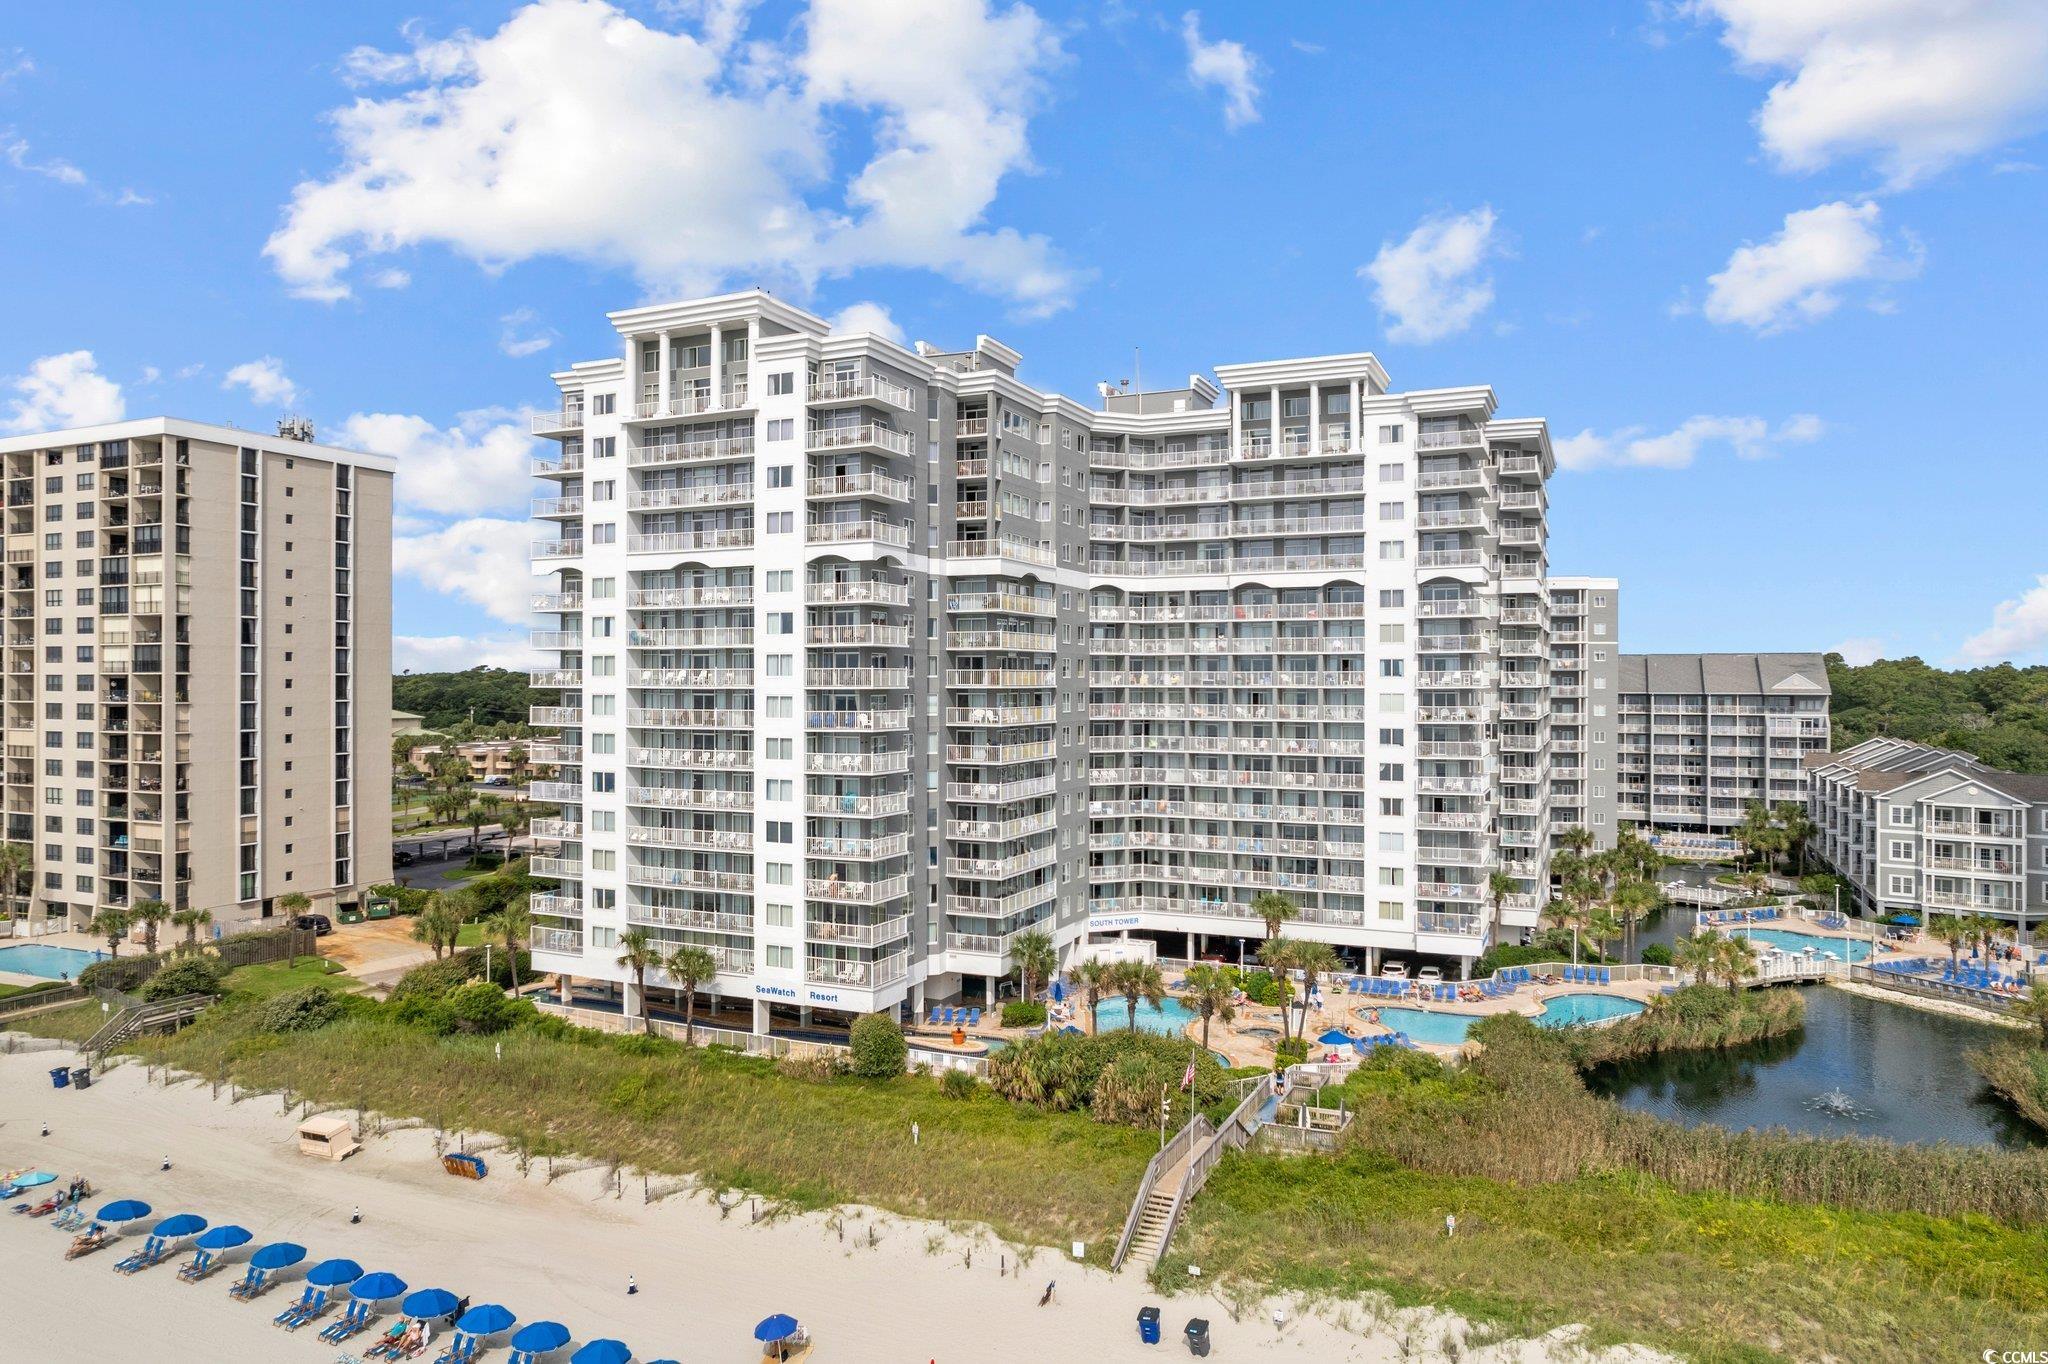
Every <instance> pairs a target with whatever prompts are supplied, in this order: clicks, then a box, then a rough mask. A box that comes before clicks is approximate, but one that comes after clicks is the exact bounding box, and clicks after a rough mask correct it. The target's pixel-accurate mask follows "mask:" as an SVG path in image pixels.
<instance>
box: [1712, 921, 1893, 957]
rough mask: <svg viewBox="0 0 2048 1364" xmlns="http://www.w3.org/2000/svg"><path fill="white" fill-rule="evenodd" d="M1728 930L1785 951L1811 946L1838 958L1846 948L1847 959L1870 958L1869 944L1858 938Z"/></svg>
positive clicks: (1778, 930)
mask: <svg viewBox="0 0 2048 1364" xmlns="http://www.w3.org/2000/svg"><path fill="white" fill-rule="evenodd" d="M1730 932H1731V933H1733V934H1736V935H1738V936H1741V937H1747V938H1754V939H1755V940H1756V941H1758V942H1760V943H1769V944H1770V945H1771V946H1773V947H1776V948H1780V949H1782V950H1784V951H1787V952H1804V951H1805V950H1806V949H1807V948H1809V947H1811V948H1812V949H1813V950H1814V951H1815V952H1816V953H1822V954H1825V953H1833V954H1834V956H1835V957H1837V958H1840V957H1841V956H1842V952H1843V949H1845V948H1846V949H1847V950H1848V953H1849V955H1848V958H1847V960H1849V961H1868V960H1870V944H1869V943H1867V942H1864V941H1863V940H1862V939H1860V938H1824V937H1821V936H1820V935H1819V934H1817V933H1793V932H1790V931H1788V930H1786V929H1783V928H1736V929H1731V930H1730Z"/></svg>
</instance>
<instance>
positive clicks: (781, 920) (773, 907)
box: [764, 904, 796, 928]
mask: <svg viewBox="0 0 2048 1364" xmlns="http://www.w3.org/2000/svg"><path fill="white" fill-rule="evenodd" d="M764 916H765V917H766V919H767V921H768V926H769V927H770V928H794V927H796V908H795V906H793V905H778V904H769V905H768V906H766V907H765V910H764Z"/></svg>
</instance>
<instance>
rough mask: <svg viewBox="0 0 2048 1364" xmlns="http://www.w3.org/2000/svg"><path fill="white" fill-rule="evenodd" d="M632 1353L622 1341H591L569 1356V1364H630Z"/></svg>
mask: <svg viewBox="0 0 2048 1364" xmlns="http://www.w3.org/2000/svg"><path fill="white" fill-rule="evenodd" d="M632 1358H633V1352H632V1351H631V1350H629V1349H627V1348H626V1343H625V1342H624V1341H622V1340H593V1341H591V1342H590V1343H589V1344H587V1345H585V1346H584V1347H583V1348H582V1349H580V1350H578V1351H577V1352H576V1353H575V1354H573V1355H570V1356H569V1364H631V1360H632Z"/></svg>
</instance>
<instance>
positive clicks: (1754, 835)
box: [1735, 800, 1777, 862]
mask: <svg viewBox="0 0 2048 1364" xmlns="http://www.w3.org/2000/svg"><path fill="white" fill-rule="evenodd" d="M1776 834H1777V826H1775V825H1774V824H1772V823H1771V812H1770V811H1769V810H1767V809H1765V808H1764V803H1763V802H1762V801H1760V800H1753V801H1751V802H1750V803H1749V806H1748V808H1747V809H1745V810H1744V811H1743V815H1742V823H1740V824H1738V825H1737V826H1736V827H1735V841H1736V842H1737V843H1740V844H1741V845H1742V847H1743V850H1744V851H1745V852H1746V853H1747V854H1748V855H1749V856H1751V857H1754V858H1756V859H1757V860H1758V861H1760V862H1761V861H1762V860H1764V858H1765V856H1766V855H1767V854H1768V853H1769V851H1770V849H1771V848H1772V846H1773V845H1774V843H1775V841H1776Z"/></svg>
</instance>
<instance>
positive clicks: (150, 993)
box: [136, 953, 228, 999]
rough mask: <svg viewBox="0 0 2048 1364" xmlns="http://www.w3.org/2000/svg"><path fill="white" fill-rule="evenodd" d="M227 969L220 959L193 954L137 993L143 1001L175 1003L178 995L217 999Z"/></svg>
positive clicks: (173, 963)
mask: <svg viewBox="0 0 2048 1364" xmlns="http://www.w3.org/2000/svg"><path fill="white" fill-rule="evenodd" d="M227 973H228V972H227V967H226V966H225V965H223V964H222V962H221V960H220V958H218V957H210V956H204V955H201V954H197V953H194V954H192V955H190V956H183V957H179V958H177V959H175V960H173V961H170V962H167V963H165V964H164V965H163V966H162V967H160V968H158V970H157V973H156V974H155V975H153V976H151V977H150V978H149V979H148V980H146V981H144V982H143V983H142V988H141V989H140V990H138V991H137V992H136V993H137V994H139V995H140V996H141V997H142V998H144V999H176V998H177V997H178V996H179V995H217V994H219V993H220V984H221V981H223V980H225V979H226V978H227Z"/></svg>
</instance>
